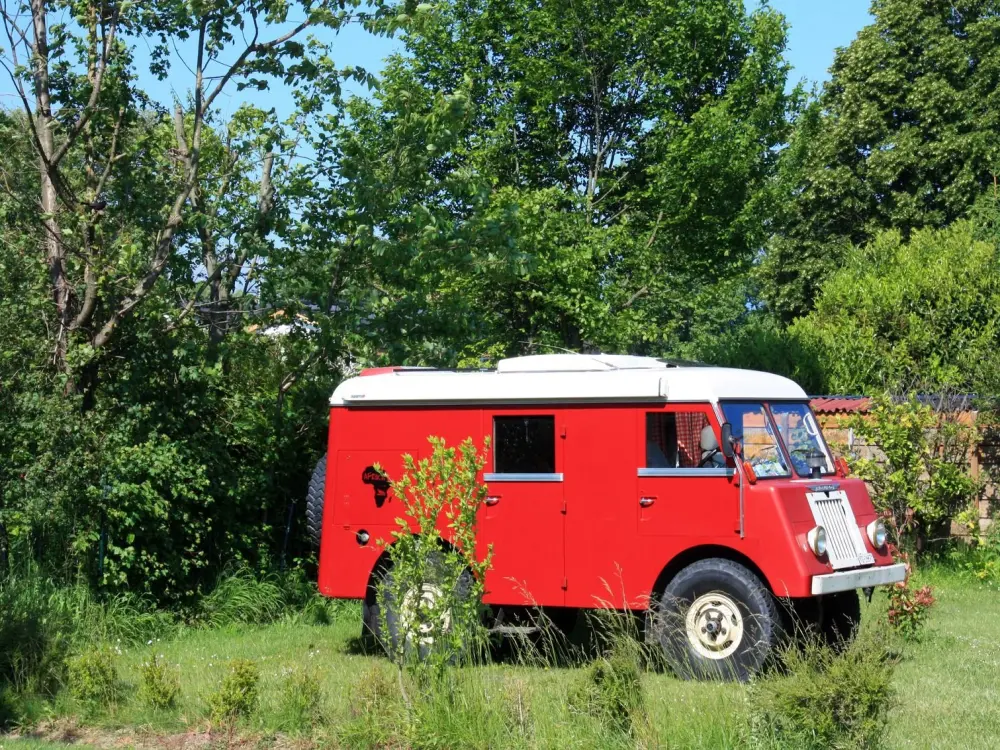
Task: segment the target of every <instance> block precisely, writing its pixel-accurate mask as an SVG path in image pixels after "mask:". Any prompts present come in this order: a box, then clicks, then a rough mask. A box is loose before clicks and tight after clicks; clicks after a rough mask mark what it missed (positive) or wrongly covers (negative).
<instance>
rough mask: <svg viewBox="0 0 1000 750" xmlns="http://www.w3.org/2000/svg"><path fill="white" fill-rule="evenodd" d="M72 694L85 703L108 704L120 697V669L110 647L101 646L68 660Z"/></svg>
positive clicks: (69, 684)
mask: <svg viewBox="0 0 1000 750" xmlns="http://www.w3.org/2000/svg"><path fill="white" fill-rule="evenodd" d="M66 676H67V681H68V686H69V692H70V695H72V696H73V697H74V698H76V699H77V700H78V701H81V702H83V703H89V704H93V705H101V706H106V705H109V704H111V703H114V702H115V700H117V697H118V687H119V683H118V669H117V667H116V666H115V655H114V653H112V651H111V649H109V648H99V649H96V650H94V651H90V652H87V653H84V654H80V655H79V656H74V657H72V658H71V659H69V660H68V661H67V662H66Z"/></svg>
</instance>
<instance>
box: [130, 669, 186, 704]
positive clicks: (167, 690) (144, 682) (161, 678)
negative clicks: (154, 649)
mask: <svg viewBox="0 0 1000 750" xmlns="http://www.w3.org/2000/svg"><path fill="white" fill-rule="evenodd" d="M139 674H140V678H141V682H140V684H139V700H140V701H141V702H142V703H143V704H145V705H146V706H149V707H150V708H153V709H156V710H160V711H163V710H166V709H169V708H173V707H174V705H175V704H176V702H177V697H178V696H179V695H180V692H181V678H180V672H179V670H178V669H177V668H176V667H171V666H170V665H169V664H167V663H166V662H163V661H160V660H159V659H157V658H156V656H153V657H152V658H151V659H150V660H149V661H146V662H143V663H142V664H141V665H139Z"/></svg>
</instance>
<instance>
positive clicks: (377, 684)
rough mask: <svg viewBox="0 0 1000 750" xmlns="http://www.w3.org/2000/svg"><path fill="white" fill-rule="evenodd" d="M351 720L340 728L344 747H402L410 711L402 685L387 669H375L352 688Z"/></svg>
mask: <svg viewBox="0 0 1000 750" xmlns="http://www.w3.org/2000/svg"><path fill="white" fill-rule="evenodd" d="M348 706H349V712H350V718H349V720H348V721H346V722H345V723H344V724H343V725H342V726H341V727H340V729H339V731H338V736H339V739H340V742H341V744H342V745H343V746H344V747H371V748H384V747H394V746H397V745H402V744H403V743H401V742H399V741H398V740H399V738H400V735H401V734H403V735H405V734H406V723H407V716H408V715H407V712H406V710H405V707H404V706H403V703H402V695H401V692H400V689H399V685H398V684H397V682H396V680H395V679H393V677H392V675H390V674H389V673H388V672H387V671H386V670H385V669H383V668H382V667H380V666H374V667H372V668H371V669H369V670H368V671H367V672H365V674H363V675H362V676H361V679H359V680H358V681H357V682H355V683H354V686H353V687H352V689H351V694H350V698H349V701H348Z"/></svg>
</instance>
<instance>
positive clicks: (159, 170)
mask: <svg viewBox="0 0 1000 750" xmlns="http://www.w3.org/2000/svg"><path fill="white" fill-rule="evenodd" d="M376 5H377V4H376ZM355 7H356V6H354V5H352V4H351V3H327V2H309V3H301V4H300V3H284V2H277V3H275V2H269V0H263V1H262V2H257V1H256V0H251V1H250V2H236V3H228V2H221V3H213V4H208V5H205V4H194V5H190V4H184V3H176V2H171V1H169V0H165V1H164V2H150V3H114V2H111V3H108V2H97V1H96V0H95V1H94V2H91V1H90V0H84V1H83V2H63V0H39V1H38V2H32V3H31V4H30V5H28V4H23V5H22V4H20V3H18V2H4V3H3V4H2V7H0V10H2V13H0V22H2V24H3V26H4V31H5V32H6V33H5V34H4V35H3V38H4V40H5V41H4V43H3V44H2V46H0V58H2V61H3V62H4V64H5V65H4V71H5V72H6V73H7V74H8V81H9V84H10V86H11V87H12V90H13V91H14V93H15V98H14V99H13V100H12V101H13V102H14V104H15V108H14V109H11V110H5V111H3V112H2V113H0V148H2V150H3V153H4V159H3V160H2V162H0V277H2V278H0V408H2V409H3V414H2V418H0V443H2V444H0V564H3V563H8V562H9V563H10V564H11V565H16V566H23V565H25V564H27V563H28V561H35V562H37V563H40V564H41V566H42V569H43V570H44V571H46V572H47V573H50V574H52V575H55V576H57V577H59V578H61V579H66V578H83V579H84V580H88V581H91V582H94V583H97V584H99V585H101V586H103V587H106V588H109V589H122V588H127V589H130V590H133V591H146V592H149V593H151V594H153V595H155V596H156V597H157V598H159V599H161V600H167V601H177V600H179V599H184V598H186V597H189V596H190V595H192V594H193V593H195V592H197V591H198V589H199V588H200V587H201V586H202V585H203V584H204V583H205V582H208V581H211V580H213V579H214V578H215V576H216V575H217V573H218V570H219V568H220V566H221V565H222V564H223V563H224V562H228V561H231V560H234V559H235V560H241V561H243V562H246V563H248V564H251V565H255V566H256V565H264V564H266V561H267V560H268V559H269V558H271V557H274V556H277V555H278V554H284V553H285V552H287V553H288V554H289V555H292V554H297V552H298V551H299V549H300V548H299V547H298V546H297V545H296V544H295V540H294V538H293V539H291V540H289V537H288V534H287V533H286V522H287V520H288V519H289V518H290V516H289V510H290V505H291V503H292V501H293V500H294V499H296V498H297V497H298V496H300V494H301V491H302V487H303V478H304V477H306V476H307V475H308V466H309V464H310V463H311V458H312V455H313V446H319V445H320V444H321V438H320V435H321V433H322V430H323V426H324V424H323V423H324V417H325V406H324V402H325V397H326V395H328V393H329V388H330V386H331V381H332V380H333V379H334V378H335V377H336V366H335V365H334V364H333V363H331V362H330V360H329V359H328V358H326V357H325V356H324V354H323V352H322V351H321V350H319V349H318V348H317V346H316V343H315V342H314V341H313V340H312V339H311V338H310V337H309V336H308V328H307V327H305V326H303V325H297V323H299V322H300V321H299V319H298V318H296V317H295V316H294V306H291V307H289V308H288V309H285V308H282V307H280V306H279V305H277V304H275V303H276V300H273V299H269V300H266V301H265V300H262V298H261V288H262V286H263V283H262V276H263V275H264V272H265V269H267V268H268V266H269V262H270V253H271V250H272V248H273V246H274V244H275V243H276V242H277V241H278V236H279V235H280V233H281V230H282V225H283V222H284V221H285V218H286V216H287V213H286V207H285V206H283V205H281V203H280V201H279V200H278V198H277V195H279V194H280V193H281V192H282V190H283V186H284V184H285V179H286V176H287V174H288V167H289V163H290V161H291V159H292V145H291V141H289V140H288V139H287V138H286V137H285V134H286V131H285V129H284V127H283V125H282V124H281V123H278V122H276V120H275V117H274V115H273V113H270V112H266V111H262V110H260V109H256V108H253V107H249V106H244V107H241V108H239V109H237V111H236V112H235V113H234V114H233V115H232V117H231V118H230V119H229V120H228V121H222V120H221V119H220V118H219V117H218V114H217V111H216V109H217V108H216V106H215V105H216V102H218V101H219V99H218V97H219V96H221V95H222V94H223V93H224V92H228V91H231V90H233V89H239V88H242V87H245V86H253V87H255V88H266V87H267V86H268V85H270V82H271V81H273V80H274V79H279V80H283V81H284V83H285V84H287V85H292V84H296V83H299V82H301V83H302V84H303V85H305V84H306V83H308V82H309V81H313V80H318V79H322V81H323V82H324V83H323V85H324V86H325V87H326V90H328V91H332V92H335V91H336V89H337V87H338V85H339V82H340V81H341V80H342V76H341V74H340V72H338V71H335V70H334V69H333V68H332V63H331V62H330V59H329V50H328V49H327V47H326V46H325V45H323V44H320V43H319V42H316V41H312V42H310V43H309V44H308V45H305V44H303V43H300V42H298V41H296V39H297V37H298V36H300V35H301V34H304V33H305V32H306V31H307V30H308V29H309V28H311V27H315V26H329V27H339V25H340V24H341V23H343V22H345V21H347V20H349V19H351V18H353V16H354V15H355V14H353V9H354V8H355ZM373 7H374V6H373ZM276 29H280V30H276ZM178 42H184V49H185V50H190V51H191V56H190V59H186V60H184V63H185V64H184V65H180V64H179V63H178V61H177V58H176V56H175V53H174V50H175V49H178V44H177V43H178ZM137 44H143V45H147V44H148V45H149V46H150V47H151V49H152V61H153V62H152V67H151V71H150V72H151V73H152V74H153V75H155V76H159V77H160V78H164V77H165V76H166V75H167V74H168V73H170V74H171V76H172V79H171V80H172V81H174V82H178V83H179V82H180V81H181V78H180V76H182V75H186V74H187V73H190V76H191V77H190V79H188V82H189V85H190V89H189V91H190V97H187V98H183V99H181V98H178V100H177V101H174V102H154V101H152V100H151V99H150V98H149V97H148V96H147V95H146V94H145V93H144V92H143V90H142V88H141V85H140V84H141V80H142V76H141V75H140V73H139V71H137V70H136V65H135V63H134V58H133V49H134V47H135V46H136V45H137ZM180 54H181V52H180V51H177V52H176V55H180ZM185 54H186V53H185ZM302 104H303V106H304V107H305V106H312V105H311V104H310V103H309V102H308V101H305V100H302ZM277 324H285V326H286V327H285V335H281V336H271V335H262V333H265V332H267V333H271V332H273V331H268V328H269V327H270V326H272V325H277ZM292 507H294V506H292Z"/></svg>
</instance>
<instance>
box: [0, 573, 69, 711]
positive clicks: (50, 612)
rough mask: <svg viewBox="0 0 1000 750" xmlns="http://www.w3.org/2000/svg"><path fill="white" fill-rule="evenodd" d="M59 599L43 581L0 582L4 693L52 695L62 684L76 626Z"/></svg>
mask: <svg viewBox="0 0 1000 750" xmlns="http://www.w3.org/2000/svg"><path fill="white" fill-rule="evenodd" d="M56 594H57V589H56V588H55V587H54V586H53V585H52V584H51V582H49V581H47V580H45V579H43V578H39V577H35V576H22V577H17V576H11V577H8V578H6V579H0V644H3V645H2V646H0V690H3V688H4V686H5V685H10V686H11V687H12V688H14V689H15V690H21V691H29V692H39V693H51V692H54V690H55V689H56V688H57V687H58V685H59V683H60V682H61V681H62V677H63V675H64V673H65V667H66V657H67V656H68V654H69V649H70V646H71V643H72V639H73V633H74V629H75V625H74V623H73V621H72V619H71V617H70V613H69V612H68V611H66V610H65V609H63V608H62V607H60V606H59V603H60V602H59V599H58V597H57V596H56Z"/></svg>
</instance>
